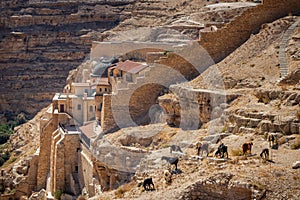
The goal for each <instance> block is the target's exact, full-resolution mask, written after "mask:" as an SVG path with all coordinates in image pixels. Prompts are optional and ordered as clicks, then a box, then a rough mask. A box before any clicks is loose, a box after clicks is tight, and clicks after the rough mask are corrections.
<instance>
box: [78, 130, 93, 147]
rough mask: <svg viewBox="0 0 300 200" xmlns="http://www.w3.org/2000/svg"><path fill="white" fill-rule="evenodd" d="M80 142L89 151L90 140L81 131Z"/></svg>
mask: <svg viewBox="0 0 300 200" xmlns="http://www.w3.org/2000/svg"><path fill="white" fill-rule="evenodd" d="M79 132H80V140H81V142H82V143H83V144H84V145H85V146H86V147H87V148H88V149H89V148H90V146H91V140H90V138H89V137H88V136H86V135H85V134H84V133H83V132H82V131H80V130H79Z"/></svg>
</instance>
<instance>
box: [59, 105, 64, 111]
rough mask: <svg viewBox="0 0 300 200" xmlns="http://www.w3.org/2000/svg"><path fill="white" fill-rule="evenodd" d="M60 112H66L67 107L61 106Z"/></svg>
mask: <svg viewBox="0 0 300 200" xmlns="http://www.w3.org/2000/svg"><path fill="white" fill-rule="evenodd" d="M59 107H60V108H59V112H65V105H64V104H60V105H59Z"/></svg>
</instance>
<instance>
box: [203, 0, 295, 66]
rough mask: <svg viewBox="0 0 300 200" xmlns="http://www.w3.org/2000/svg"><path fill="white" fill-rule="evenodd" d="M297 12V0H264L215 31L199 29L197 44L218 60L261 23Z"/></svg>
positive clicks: (239, 43)
mask: <svg viewBox="0 0 300 200" xmlns="http://www.w3.org/2000/svg"><path fill="white" fill-rule="evenodd" d="M299 12H300V2H299V1H298V0H283V1H277V0H266V1H265V0H264V1H263V4H261V5H257V6H256V7H252V8H249V9H248V10H246V11H245V12H243V13H242V14H241V15H239V16H237V17H236V18H235V20H233V21H231V22H230V23H228V24H227V25H225V26H224V27H222V28H221V29H218V30H217V31H210V29H203V30H201V31H200V41H199V44H200V45H201V46H203V47H204V48H205V49H206V50H207V51H208V53H209V54H210V55H211V57H212V58H213V59H214V61H215V62H219V61H221V60H222V59H224V58H225V57H226V56H227V55H229V54H230V53H231V52H233V51H234V50H235V49H236V48H238V47H239V46H240V45H241V44H242V43H244V42H245V41H246V40H247V39H248V38H249V37H250V35H251V34H255V33H257V32H258V31H259V29H260V27H261V25H262V24H264V23H270V22H272V21H274V20H276V19H279V18H281V17H283V16H287V15H289V14H290V13H293V14H296V13H299Z"/></svg>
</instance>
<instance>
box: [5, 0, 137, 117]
mask: <svg viewBox="0 0 300 200" xmlns="http://www.w3.org/2000/svg"><path fill="white" fill-rule="evenodd" d="M131 3H133V1H132V0H126V1H117V0H110V1H105V0H94V1H92V0H88V1H79V0H78V1H74V0H72V1H71V0H70V1H60V0H51V1H50V0H48V1H46V0H45V1H44V0H25V1H21V0H14V1H11V0H3V1H1V4H0V29H1V31H0V113H1V112H7V111H8V112H11V111H12V112H14V113H19V112H21V111H23V112H25V113H26V114H27V115H28V116H29V117H32V116H33V115H34V114H35V113H36V112H37V111H39V110H40V109H41V108H43V107H45V106H46V105H48V104H49V103H50V101H51V99H52V95H53V94H54V93H55V92H59V91H61V90H62V88H63V86H64V85H65V80H66V77H67V75H68V73H69V71H70V70H71V69H74V68H76V67H77V66H78V65H79V64H80V63H81V62H82V61H83V60H84V58H85V57H86V56H87V53H88V52H89V51H90V46H91V40H92V39H95V38H93V35H96V34H93V33H95V31H97V32H102V31H104V30H107V29H111V28H112V27H114V26H116V25H117V24H118V23H119V21H122V20H123V19H124V18H126V17H127V16H126V14H125V15H123V14H122V12H121V11H122V10H124V11H126V6H128V5H130V4H131ZM98 39H99V38H98ZM16 105H17V106H16Z"/></svg>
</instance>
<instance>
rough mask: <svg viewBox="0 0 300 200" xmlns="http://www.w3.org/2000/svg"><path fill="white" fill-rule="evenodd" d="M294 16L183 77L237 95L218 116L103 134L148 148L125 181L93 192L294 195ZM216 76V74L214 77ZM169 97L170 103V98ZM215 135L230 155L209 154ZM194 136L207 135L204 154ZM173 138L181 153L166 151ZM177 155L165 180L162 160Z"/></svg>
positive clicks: (297, 124)
mask: <svg viewBox="0 0 300 200" xmlns="http://www.w3.org/2000/svg"><path fill="white" fill-rule="evenodd" d="M297 22H299V17H285V18H282V19H279V20H276V21H274V22H272V23H268V24H264V25H263V26H262V28H261V30H260V32H259V33H258V34H256V35H253V36H251V38H249V39H248V40H247V42H245V43H244V44H243V45H242V46H241V47H239V48H238V49H236V51H235V52H233V53H232V54H231V55H229V56H228V57H227V58H226V59H224V60H223V61H222V62H220V63H219V64H217V65H215V66H212V67H210V68H209V69H208V70H207V71H205V72H204V73H203V74H202V75H201V76H199V77H198V78H196V79H194V80H193V81H191V82H190V83H189V87H191V88H194V89H200V88H206V89H210V90H223V91H225V92H226V93H227V94H237V98H236V99H235V100H233V101H232V102H229V104H227V105H224V106H225V107H224V108H223V109H224V115H223V116H222V117H221V118H219V119H215V120H213V121H210V122H208V123H205V124H203V126H202V128H201V129H199V130H195V131H192V130H190V131H183V130H181V129H179V128H171V127H168V126H167V125H164V124H161V125H159V124H156V125H149V126H145V127H136V128H127V129H122V130H120V131H119V132H116V133H113V134H110V135H107V136H106V137H105V139H106V140H108V141H110V143H111V144H114V145H115V146H118V147H119V148H127V149H129V148H130V147H131V148H133V149H135V151H138V150H137V149H141V151H147V152H148V153H149V154H148V156H146V157H145V159H144V160H143V161H142V162H141V163H140V165H139V168H138V171H137V173H136V176H135V177H134V178H133V180H132V181H131V182H130V183H128V184H127V185H123V186H121V187H120V188H119V189H117V190H114V191H111V192H107V193H104V194H103V195H101V196H100V197H97V198H101V199H105V198H106V199H110V198H115V199H158V198H159V199H298V196H299V195H300V194H299V189H300V188H299V185H298V182H299V177H300V172H299V169H293V168H292V166H293V164H294V163H296V162H297V161H298V162H299V159H300V158H299V156H298V154H299V147H300V146H299V144H300V137H299V133H300V132H299V131H300V121H299V120H300V117H299V116H300V115H299V113H300V108H299V100H300V98H299V97H300V93H299V78H298V79H297V76H296V74H297V73H298V71H299V59H298V57H297V52H298V50H297V49H298V46H299V38H298V35H299V31H300V28H299V24H298V23H297ZM295 23H296V24H298V25H296V26H295V28H294V30H293V31H292V32H291V34H290V35H289V37H285V34H286V33H287V30H288V29H289V27H291V26H292V25H293V24H295ZM284 38H287V41H285V40H284ZM283 41H284V42H287V44H286V48H284V49H282V48H280V46H281V45H282V42H283ZM281 51H283V52H284V53H285V55H286V59H287V68H288V73H287V74H288V75H287V76H286V78H285V82H284V83H282V82H280V80H281V79H280V77H281V75H282V74H281V68H280V66H281V65H280V64H281V63H280V56H279V55H280V52H281ZM216 70H217V72H218V73H216ZM217 75H219V76H217ZM216 77H217V78H220V77H221V78H222V80H221V81H219V80H215V79H216ZM295 77H296V78H295ZM216 83H217V84H216ZM185 85H186V84H183V86H185ZM166 99H167V101H168V102H169V103H168V104H169V107H170V110H172V109H171V107H173V108H177V110H174V112H177V114H178V115H180V112H181V111H182V109H184V108H180V107H178V106H176V105H175V104H176V102H177V103H178V99H177V97H176V95H174V94H173V95H170V94H169V95H166V97H165V100H166ZM172 101H173V103H174V104H172V103H170V102H172ZM216 126H220V129H216ZM153 132H155V133H153ZM150 133H151V134H150ZM149 134H150V135H149ZM267 134H274V135H275V136H276V138H277V140H278V146H273V148H270V147H272V145H271V146H270V144H269V143H268V141H267ZM216 138H220V139H222V142H223V143H224V144H225V145H227V146H228V150H229V159H216V158H215V157H214V154H213V153H214V152H215V151H216V148H217V146H218V145H219V143H217V142H216V141H217V139H216ZM145 141H147V144H145ZM197 141H211V145H210V150H209V156H208V157H204V158H202V157H197V156H196V149H195V144H196V142H197ZM244 142H252V143H253V148H252V152H251V154H248V155H246V156H244V155H242V154H243V153H242V144H243V143H244ZM173 144H175V145H179V146H180V147H181V149H182V150H183V152H184V154H181V153H179V154H178V153H177V154H176V153H173V154H171V153H170V149H169V147H170V146H171V145H173ZM264 148H269V153H270V155H269V159H268V160H263V159H262V158H261V157H260V153H261V151H262V149H264ZM175 155H177V156H178V155H179V156H180V161H179V164H178V168H179V170H174V166H171V167H172V170H173V175H172V178H171V180H170V179H169V181H168V180H167V179H166V176H165V173H166V172H165V170H167V169H168V168H169V167H170V166H168V164H167V163H165V162H164V161H163V160H162V159H161V158H162V156H175ZM147 177H152V178H153V182H154V184H155V187H156V189H155V191H145V190H144V189H143V187H142V186H141V187H139V185H140V184H141V182H142V181H143V180H144V179H145V178H147ZM243 195H245V196H243ZM247 195H249V196H247ZM199 197H200V198H199Z"/></svg>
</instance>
